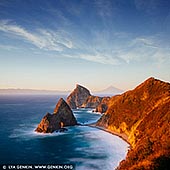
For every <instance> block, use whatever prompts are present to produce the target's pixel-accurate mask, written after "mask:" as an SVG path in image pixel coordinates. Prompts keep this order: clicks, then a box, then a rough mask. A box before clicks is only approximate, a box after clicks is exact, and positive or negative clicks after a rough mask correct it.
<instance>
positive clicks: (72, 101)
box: [67, 85, 110, 113]
mask: <svg viewBox="0 0 170 170" xmlns="http://www.w3.org/2000/svg"><path fill="white" fill-rule="evenodd" d="M109 100H110V97H99V96H93V95H91V94H90V91H89V90H88V89H87V88H85V87H83V86H80V85H76V88H75V89H74V90H73V92H71V94H70V95H69V96H68V97H67V103H68V105H69V106H70V107H71V108H72V109H76V108H92V109H94V112H100V113H104V112H106V110H107V104H108V103H109Z"/></svg>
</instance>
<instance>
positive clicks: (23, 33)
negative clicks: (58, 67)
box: [0, 20, 73, 51]
mask: <svg viewBox="0 0 170 170" xmlns="http://www.w3.org/2000/svg"><path fill="white" fill-rule="evenodd" d="M0 31H3V32H5V33H8V34H12V35H14V36H17V38H22V39H24V40H26V41H27V42H29V43H31V44H33V45H35V46H36V47H38V48H40V49H44V50H53V51H63V50H64V49H65V48H72V47H73V44H72V42H71V40H69V39H68V38H67V37H65V35H63V34H62V35H61V33H62V32H59V31H56V32H54V31H48V30H42V29H40V30H38V32H34V33H31V32H29V31H27V30H26V29H24V28H22V27H20V26H18V25H16V24H11V23H10V22H9V21H7V20H3V21H0Z"/></svg>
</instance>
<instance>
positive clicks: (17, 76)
mask: <svg viewBox="0 0 170 170" xmlns="http://www.w3.org/2000/svg"><path fill="white" fill-rule="evenodd" d="M149 77H155V78H158V79H161V80H163V81H167V82H170V1H169V0H163V1H162V0H36V1H35V0H0V88H1V89H3V88H23V89H47V90H70V89H73V88H74V87H75V84H81V85H84V86H86V87H88V88H89V89H91V90H101V89H104V88H106V87H108V86H110V85H113V86H115V87H117V88H119V89H123V90H129V89H133V88H134V87H136V86H137V85H138V84H140V83H141V82H143V81H144V80H146V79H147V78H149Z"/></svg>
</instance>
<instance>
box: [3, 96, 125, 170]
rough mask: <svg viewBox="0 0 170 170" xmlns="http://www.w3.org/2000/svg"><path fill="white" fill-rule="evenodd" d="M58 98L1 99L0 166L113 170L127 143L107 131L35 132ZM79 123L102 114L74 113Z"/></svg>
mask: <svg viewBox="0 0 170 170" xmlns="http://www.w3.org/2000/svg"><path fill="white" fill-rule="evenodd" d="M60 97H63V98H64V99H65V98H66V96H56V95H6V96H5V95H3V96H2V95H1V96H0V116H1V118H0V164H1V165H5V164H7V165H17V164H74V165H75V169H76V170H103V169H105V170H111V169H114V168H116V167H117V166H118V164H119V162H120V161H121V160H123V159H124V158H125V156H126V154H127V150H128V144H127V143H126V142H125V141H123V140H122V139H121V138H119V137H117V136H115V135H112V134H110V133H107V132H105V131H102V130H99V129H96V128H92V127H88V126H74V127H68V131H66V132H63V133H53V134H38V133H36V132H34V130H35V128H36V126H37V125H38V123H39V122H40V121H41V119H42V118H43V116H44V115H45V114H46V112H50V113H53V109H54V108H55V105H56V103H57V101H58V99H59V98H60ZM73 112H74V115H75V116H76V118H77V120H78V122H79V123H82V124H88V123H93V122H96V121H97V120H98V119H99V118H100V117H101V114H98V113H93V112H92V111H91V110H90V109H76V110H73Z"/></svg>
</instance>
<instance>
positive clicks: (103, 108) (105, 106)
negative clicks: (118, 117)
mask: <svg viewBox="0 0 170 170" xmlns="http://www.w3.org/2000/svg"><path fill="white" fill-rule="evenodd" d="M109 101H110V97H103V98H102V100H101V102H100V104H99V105H97V107H96V108H95V112H100V113H105V112H106V111H107V109H108V105H109Z"/></svg>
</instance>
